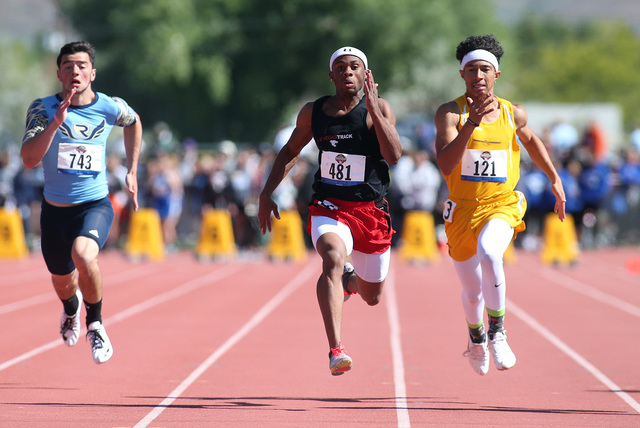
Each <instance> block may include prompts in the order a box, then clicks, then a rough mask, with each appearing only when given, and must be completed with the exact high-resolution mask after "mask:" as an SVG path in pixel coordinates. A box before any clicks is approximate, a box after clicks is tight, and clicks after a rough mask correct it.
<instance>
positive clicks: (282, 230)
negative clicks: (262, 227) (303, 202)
mask: <svg viewBox="0 0 640 428" xmlns="http://www.w3.org/2000/svg"><path fill="white" fill-rule="evenodd" d="M267 254H268V255H269V257H270V258H271V259H272V260H293V261H297V262H299V261H302V260H304V259H305V258H306V256H307V249H306V247H305V245H304V236H303V229H302V220H301V219H300V214H298V212H297V211H282V212H281V213H280V220H278V219H275V218H274V219H272V221H271V241H270V242H269V245H268V246H267Z"/></svg>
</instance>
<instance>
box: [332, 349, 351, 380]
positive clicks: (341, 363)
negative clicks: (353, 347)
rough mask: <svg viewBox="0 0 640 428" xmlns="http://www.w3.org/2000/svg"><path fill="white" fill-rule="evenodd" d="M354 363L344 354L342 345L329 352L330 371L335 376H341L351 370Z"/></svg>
mask: <svg viewBox="0 0 640 428" xmlns="http://www.w3.org/2000/svg"><path fill="white" fill-rule="evenodd" d="M352 366H353V361H351V357H350V356H348V355H347V353H346V352H344V348H343V347H342V345H340V346H338V347H337V348H331V352H329V369H330V370H331V374H332V375H333V376H340V375H341V374H343V373H344V372H347V371H349V370H351V367H352Z"/></svg>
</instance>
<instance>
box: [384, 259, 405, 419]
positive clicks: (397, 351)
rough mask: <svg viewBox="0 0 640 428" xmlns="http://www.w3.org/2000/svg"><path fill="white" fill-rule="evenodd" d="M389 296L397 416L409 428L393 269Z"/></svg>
mask: <svg viewBox="0 0 640 428" xmlns="http://www.w3.org/2000/svg"><path fill="white" fill-rule="evenodd" d="M385 287H386V297H387V299H386V300H387V313H388V314H389V327H390V341H391V355H392V358H393V384H394V386H395V395H396V417H397V418H398V428H409V427H410V426H411V421H410V419H409V408H408V406H407V387H406V383H405V375H404V357H403V355H402V342H401V340H400V317H399V316H398V300H397V299H396V284H395V277H394V275H393V271H391V272H389V275H388V276H387V280H386V282H385Z"/></svg>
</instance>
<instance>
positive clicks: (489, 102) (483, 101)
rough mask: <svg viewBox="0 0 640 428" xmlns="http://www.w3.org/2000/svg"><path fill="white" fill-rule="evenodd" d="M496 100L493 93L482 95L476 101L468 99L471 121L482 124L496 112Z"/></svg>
mask: <svg viewBox="0 0 640 428" xmlns="http://www.w3.org/2000/svg"><path fill="white" fill-rule="evenodd" d="M495 100H496V98H495V97H494V96H493V94H492V93H491V92H488V93H486V94H485V93H482V94H481V95H480V96H479V97H477V98H476V99H475V100H474V99H473V98H471V97H467V104H469V119H471V120H472V121H473V122H475V123H480V122H482V118H483V117H485V116H486V115H488V114H489V113H491V112H492V111H494V110H495V107H493V103H494V102H495Z"/></svg>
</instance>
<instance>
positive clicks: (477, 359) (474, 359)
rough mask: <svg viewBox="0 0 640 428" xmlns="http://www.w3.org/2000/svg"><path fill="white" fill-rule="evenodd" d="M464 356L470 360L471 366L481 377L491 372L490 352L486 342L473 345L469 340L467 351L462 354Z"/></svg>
mask: <svg viewBox="0 0 640 428" xmlns="http://www.w3.org/2000/svg"><path fill="white" fill-rule="evenodd" d="M462 356H463V357H467V358H469V364H470V365H471V367H472V368H473V370H475V372H476V373H478V374H479V375H486V374H487V372H489V350H488V349H487V342H486V341H484V342H482V343H473V342H472V341H471V338H469V343H468V345H467V350H466V351H464V352H463V353H462Z"/></svg>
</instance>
